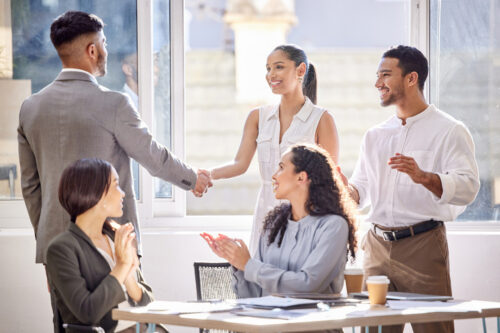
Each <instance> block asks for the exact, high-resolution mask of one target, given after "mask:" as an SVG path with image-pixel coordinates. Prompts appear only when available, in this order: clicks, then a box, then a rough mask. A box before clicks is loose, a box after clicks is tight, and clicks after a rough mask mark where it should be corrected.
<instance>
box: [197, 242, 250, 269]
mask: <svg viewBox="0 0 500 333" xmlns="http://www.w3.org/2000/svg"><path fill="white" fill-rule="evenodd" d="M200 236H201V237H202V238H203V239H204V240H205V241H206V242H207V244H208V246H210V248H211V249H212V251H213V253H215V254H216V255H217V256H219V257H221V258H223V259H226V260H227V261H228V262H229V263H230V264H231V265H233V266H234V267H236V268H237V269H239V270H240V271H244V270H245V266H246V264H247V262H248V260H250V252H249V251H248V247H247V246H246V244H245V242H243V240H241V239H237V238H234V239H233V238H229V237H227V236H226V235H222V234H219V236H218V237H217V238H214V237H213V236H212V235H210V234H208V233H206V232H204V233H201V234H200Z"/></svg>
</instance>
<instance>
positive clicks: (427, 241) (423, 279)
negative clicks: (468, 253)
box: [361, 225, 454, 333]
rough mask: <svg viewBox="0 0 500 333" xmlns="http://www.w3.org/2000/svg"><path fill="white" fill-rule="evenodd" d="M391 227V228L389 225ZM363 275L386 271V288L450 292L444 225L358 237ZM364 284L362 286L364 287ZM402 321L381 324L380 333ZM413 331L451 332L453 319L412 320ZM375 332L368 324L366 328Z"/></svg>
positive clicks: (396, 329)
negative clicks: (388, 236)
mask: <svg viewBox="0 0 500 333" xmlns="http://www.w3.org/2000/svg"><path fill="white" fill-rule="evenodd" d="M391 230H393V229H391ZM361 248H362V249H363V250H364V255H365V258H364V264H363V268H364V274H365V279H366V278H367V277H368V276H370V275H387V277H388V278H389V279H390V281H391V283H390V284H389V290H390V291H399V292H413V293H421V294H433V295H444V296H451V282H450V264H449V258H448V242H447V240H446V228H445V227H444V225H442V226H439V227H436V228H435V229H432V230H430V231H427V232H423V233H421V234H418V235H416V236H413V237H407V238H404V239H401V240H397V241H393V242H391V241H386V240H384V239H383V238H382V237H380V236H378V235H377V234H375V233H374V232H373V230H370V231H369V232H368V233H367V234H366V236H365V238H364V239H363V241H362V244H361ZM365 288H366V287H365ZM403 328H404V325H395V326H384V327H383V329H382V331H383V332H384V333H387V332H390V333H393V332H394V333H396V332H398V333H399V332H403ZM412 328H413V332H415V333H424V332H425V333H434V332H436V333H437V332H439V333H441V332H454V326H453V321H450V322H437V323H428V324H412ZM372 331H373V332H376V328H371V329H370V332H372Z"/></svg>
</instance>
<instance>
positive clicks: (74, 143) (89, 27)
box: [18, 11, 211, 263]
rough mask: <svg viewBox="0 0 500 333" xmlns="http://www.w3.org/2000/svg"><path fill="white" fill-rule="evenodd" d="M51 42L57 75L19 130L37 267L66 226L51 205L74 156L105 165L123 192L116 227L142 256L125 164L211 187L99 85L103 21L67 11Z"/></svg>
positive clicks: (182, 183) (186, 185) (123, 99)
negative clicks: (124, 227) (127, 229)
mask: <svg viewBox="0 0 500 333" xmlns="http://www.w3.org/2000/svg"><path fill="white" fill-rule="evenodd" d="M50 38H51V40H52V43H53V44H54V46H55V48H56V50H57V53H58V55H59V57H60V59H61V61H62V65H63V69H62V72H61V73H60V74H59V76H58V77H57V78H56V79H55V81H54V82H52V83H51V84H49V85H48V86H47V87H45V88H44V89H42V90H41V91H40V92H38V93H36V94H34V95H32V96H31V97H29V98H28V99H27V100H26V101H24V103H23V105H22V107H21V111H20V115H19V128H18V141H19V159H20V165H21V187H22V192H23V197H24V200H25V203H26V207H27V209H28V213H29V216H30V220H31V223H32V225H33V228H34V232H35V238H36V262H37V263H46V258H45V255H46V254H45V252H46V249H47V247H48V245H49V242H50V241H51V240H52V239H53V238H54V237H55V236H57V235H58V234H60V233H62V232H63V231H65V230H66V229H67V228H68V226H69V215H67V213H66V212H65V211H64V209H63V208H62V207H61V205H60V204H59V202H58V200H57V189H58V183H59V178H60V176H61V173H62V171H63V169H64V168H65V167H66V166H67V165H68V164H70V163H72V162H74V161H75V160H78V159H81V158H100V159H103V160H106V161H109V162H110V163H111V164H112V165H113V166H114V167H115V169H116V170H117V172H118V175H119V179H120V186H121V187H122V188H123V190H124V191H125V198H124V208H123V211H124V214H123V217H122V218H121V219H119V222H120V223H125V222H129V221H130V222H132V223H133V225H134V227H135V231H136V237H137V242H138V252H139V254H140V253H141V246H140V244H141V243H140V240H141V238H140V229H139V223H138V218H137V209H136V203H135V199H134V190H133V181H132V176H131V158H133V159H135V160H136V161H138V162H139V163H140V164H141V165H142V166H143V167H145V168H146V169H147V170H148V171H149V172H150V173H151V174H152V175H153V176H155V177H159V178H161V179H163V180H165V181H168V182H170V183H172V184H174V185H176V186H178V187H180V188H182V189H185V190H193V192H194V193H195V195H197V196H201V195H202V194H203V193H204V191H205V190H206V188H207V186H210V185H211V183H210V180H209V177H208V174H207V172H206V171H204V170H202V171H198V172H196V171H195V170H193V169H192V168H191V167H190V166H188V165H186V164H184V163H183V162H182V161H180V160H179V159H178V158H177V157H175V156H174V155H173V154H171V153H170V152H169V151H168V149H167V148H166V147H164V146H163V145H161V144H159V143H158V142H156V141H155V140H154V138H153V137H152V135H151V133H150V132H149V130H148V128H147V127H146V125H145V124H144V122H142V120H141V118H140V116H139V114H138V112H137V111H136V109H135V107H134V106H133V104H132V103H131V100H130V98H129V97H127V96H126V95H125V94H123V93H120V92H116V91H111V90H109V89H107V88H105V87H103V86H100V85H99V84H98V83H97V81H96V78H95V77H96V76H103V75H105V73H106V60H107V50H106V38H105V36H104V33H103V22H102V20H101V19H100V18H98V17H97V16H95V15H89V14H87V13H84V12H75V11H70V12H66V13H64V14H63V15H61V16H59V17H58V18H57V19H56V20H55V21H54V22H53V23H52V25H51V32H50Z"/></svg>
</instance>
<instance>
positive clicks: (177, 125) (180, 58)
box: [0, 0, 500, 233]
mask: <svg viewBox="0 0 500 333" xmlns="http://www.w3.org/2000/svg"><path fill="white" fill-rule="evenodd" d="M152 4H153V0H137V3H136V5H137V36H138V37H137V38H138V44H137V45H138V70H139V71H138V72H139V77H138V80H139V96H141V98H140V100H139V108H140V111H141V117H142V119H143V121H144V122H145V123H146V124H147V125H148V127H149V128H150V130H151V131H152V132H153V135H154V136H155V133H154V128H155V127H154V111H153V110H154V84H153V75H152V73H153V8H152ZM169 5H170V13H169V14H170V43H171V44H170V45H171V64H170V65H171V71H170V73H171V98H172V100H171V112H172V113H171V119H172V121H171V133H172V134H171V135H172V141H171V142H172V149H171V151H172V152H173V153H174V154H175V155H176V156H177V157H179V158H180V159H182V160H184V157H185V154H184V152H185V146H184V144H185V140H184V135H185V110H184V107H185V95H184V82H185V80H184V9H185V8H184V1H176V0H170V1H169ZM409 19H410V29H409V33H410V44H411V45H413V46H415V47H417V48H419V49H420V50H421V51H422V52H423V53H424V54H425V55H426V57H427V58H428V59H430V58H429V55H430V52H429V51H430V26H429V24H430V0H410V17H409ZM424 93H425V96H426V98H427V99H428V98H429V96H430V94H429V85H426V87H425V92H424ZM140 177H141V179H140V187H139V189H140V194H141V195H140V200H138V201H137V208H138V212H139V217H140V221H141V225H142V227H143V229H144V228H148V229H150V230H153V229H157V228H162V229H165V228H167V229H172V230H174V231H176V230H178V231H188V230H198V229H199V228H200V226H203V229H207V230H221V229H225V230H227V229H230V230H250V226H251V220H252V218H251V215H238V216H232V215H224V216H186V195H190V193H189V192H185V191H183V190H181V189H179V188H177V187H175V186H173V190H172V198H169V199H160V198H155V194H154V183H153V177H152V176H151V175H150V174H149V173H148V172H147V171H146V170H145V169H144V168H140ZM447 226H448V230H449V231H451V232H487V233H491V232H495V233H499V232H500V221H463V222H449V223H447ZM29 227H31V225H30V222H29V216H28V213H27V210H26V206H25V204H24V201H23V200H22V199H21V200H0V230H1V229H2V228H5V229H13V228H29Z"/></svg>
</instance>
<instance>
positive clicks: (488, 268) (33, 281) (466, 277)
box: [0, 217, 500, 333]
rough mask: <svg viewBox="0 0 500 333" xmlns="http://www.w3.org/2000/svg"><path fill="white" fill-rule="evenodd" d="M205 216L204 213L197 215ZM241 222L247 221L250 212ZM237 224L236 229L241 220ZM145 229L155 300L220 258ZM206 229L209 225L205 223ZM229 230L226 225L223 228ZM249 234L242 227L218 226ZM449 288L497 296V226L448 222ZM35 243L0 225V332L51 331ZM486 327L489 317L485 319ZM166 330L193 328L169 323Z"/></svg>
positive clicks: (195, 235) (474, 328)
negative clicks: (197, 264) (203, 264)
mask: <svg viewBox="0 0 500 333" xmlns="http://www.w3.org/2000/svg"><path fill="white" fill-rule="evenodd" d="M201 219H204V218H201ZM241 219H242V221H241V223H242V224H244V225H248V224H249V222H250V220H249V217H242V218H241ZM235 223H238V224H239V228H238V229H241V225H242V224H240V223H239V221H238V222H235ZM203 229H204V230H195V229H193V228H190V230H189V231H178V230H173V229H171V228H170V229H149V230H145V231H144V232H143V242H144V248H143V249H144V259H143V269H144V273H145V276H146V279H147V281H148V282H149V283H150V284H151V285H152V287H153V290H154V292H155V295H156V297H157V298H158V299H165V300H167V299H168V300H192V299H195V298H196V293H195V282H194V273H193V272H194V270H193V262H194V261H219V260H217V258H216V257H215V256H214V255H213V254H211V253H210V252H209V250H208V247H207V246H206V245H205V244H204V242H203V240H202V239H201V238H200V236H199V232H200V231H206V230H205V228H203ZM206 229H212V230H210V232H214V233H215V232H217V231H213V227H208V226H207V228H206ZM228 229H229V228H228ZM220 232H224V233H227V234H229V235H232V236H235V237H243V238H244V239H246V238H248V232H244V231H241V230H235V229H234V228H231V230H220ZM448 240H449V247H450V257H451V275H452V284H453V293H454V296H455V298H456V299H481V300H492V301H500V265H499V264H498V258H500V227H499V226H497V225H487V224H482V225H472V224H467V225H465V224H460V223H454V224H451V225H449V226H448ZM34 253H35V242H34V237H33V234H32V232H31V230H29V229H23V230H12V229H10V230H9V229H3V230H2V229H0V267H1V268H2V274H1V283H0V293H1V295H2V297H1V298H0V299H1V301H0V332H42V333H43V332H50V331H51V309H50V300H49V294H48V292H47V288H46V280H45V273H44V269H43V266H41V265H35V264H34ZM487 324H488V327H489V330H490V331H493V330H494V328H495V327H496V321H495V320H494V319H487ZM455 325H456V331H457V332H458V333H460V332H464V333H465V332H467V333H469V332H481V320H479V319H478V320H462V321H456V322H455ZM171 332H182V333H187V332H190V333H195V332H198V330H196V329H186V328H180V327H172V329H171Z"/></svg>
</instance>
